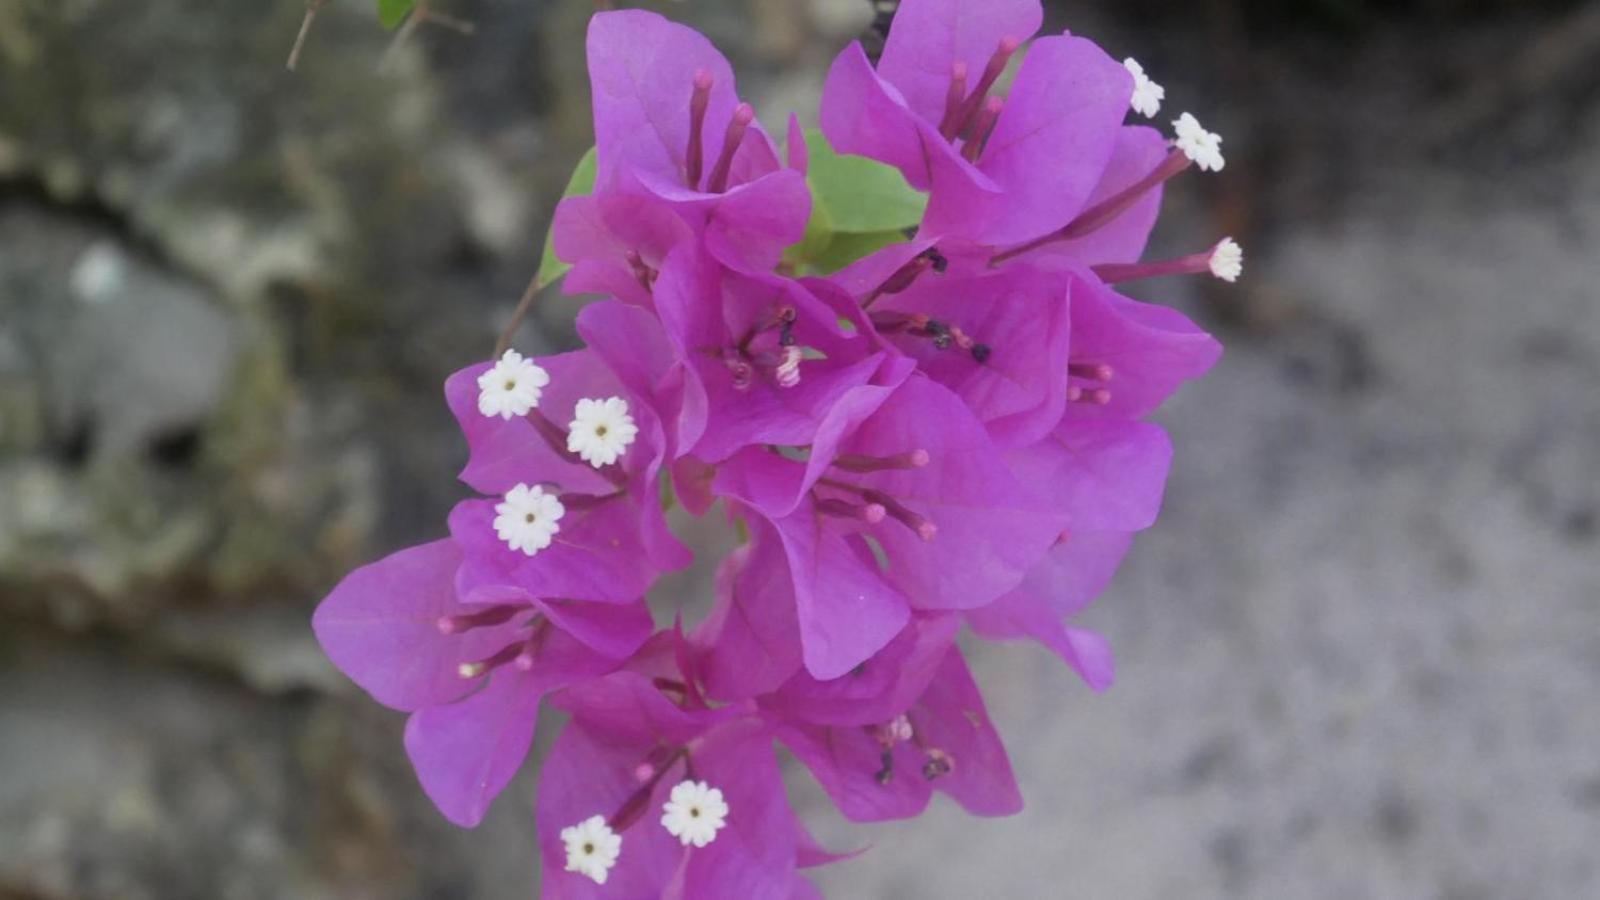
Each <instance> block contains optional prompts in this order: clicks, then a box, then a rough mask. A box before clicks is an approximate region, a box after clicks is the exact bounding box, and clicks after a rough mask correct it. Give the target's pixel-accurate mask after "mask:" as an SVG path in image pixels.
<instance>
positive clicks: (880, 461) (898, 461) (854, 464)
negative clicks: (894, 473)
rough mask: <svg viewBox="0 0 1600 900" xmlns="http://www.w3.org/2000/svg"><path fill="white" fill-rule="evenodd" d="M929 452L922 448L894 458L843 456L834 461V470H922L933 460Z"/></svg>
mask: <svg viewBox="0 0 1600 900" xmlns="http://www.w3.org/2000/svg"><path fill="white" fill-rule="evenodd" d="M932 458H933V457H932V456H931V455H929V453H928V451H926V450H923V449H922V448H920V447H919V448H917V449H916V450H912V451H909V452H907V453H897V454H895V455H894V456H863V455H861V454H852V455H848V456H841V457H839V458H838V459H836V460H834V461H833V465H834V468H838V469H843V470H845V471H846V472H882V471H884V470H886V469H920V468H922V467H923V466H926V465H927V464H928V463H929V461H931V460H932Z"/></svg>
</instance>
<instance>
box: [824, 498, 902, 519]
mask: <svg viewBox="0 0 1600 900" xmlns="http://www.w3.org/2000/svg"><path fill="white" fill-rule="evenodd" d="M817 512H820V513H822V514H823V515H825V516H834V517H835V518H840V519H857V520H859V521H862V522H866V523H867V524H868V525H876V524H878V523H879V522H882V521H883V520H884V517H885V516H887V515H888V514H889V513H888V510H886V509H884V508H883V506H882V504H878V503H851V502H850V501H848V500H835V499H832V498H827V497H824V498H822V499H820V500H818V501H817Z"/></svg>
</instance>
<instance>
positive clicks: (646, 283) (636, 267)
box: [625, 250, 657, 291]
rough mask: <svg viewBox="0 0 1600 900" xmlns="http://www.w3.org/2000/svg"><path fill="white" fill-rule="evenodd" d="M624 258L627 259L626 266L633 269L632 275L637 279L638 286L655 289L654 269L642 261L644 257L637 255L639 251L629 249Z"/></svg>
mask: <svg viewBox="0 0 1600 900" xmlns="http://www.w3.org/2000/svg"><path fill="white" fill-rule="evenodd" d="M625 258H626V259H627V261H628V268H630V269H632V270H633V277H634V278H635V279H637V280H638V282H639V286H640V287H642V288H644V289H645V290H647V291H653V290H655V287H656V274H657V273H656V270H655V269H652V268H650V266H649V264H647V263H646V262H645V261H644V257H642V256H640V255H639V251H637V250H629V251H628V253H627V255H626V257H625Z"/></svg>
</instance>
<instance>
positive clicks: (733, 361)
mask: <svg viewBox="0 0 1600 900" xmlns="http://www.w3.org/2000/svg"><path fill="white" fill-rule="evenodd" d="M722 362H723V364H724V365H726V366H727V367H728V372H729V374H731V375H732V376H733V389H734V390H736V391H748V390H749V389H750V385H751V384H752V383H754V382H755V377H756V370H755V367H753V366H751V365H750V363H749V362H748V361H746V360H745V359H744V358H742V357H740V356H739V354H738V351H735V350H729V351H727V352H726V353H724V354H723V355H722Z"/></svg>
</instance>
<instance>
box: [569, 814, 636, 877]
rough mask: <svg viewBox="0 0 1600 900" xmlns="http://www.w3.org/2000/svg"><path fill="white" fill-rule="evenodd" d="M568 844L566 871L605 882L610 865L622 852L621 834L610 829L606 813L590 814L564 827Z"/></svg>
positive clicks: (615, 862) (612, 864) (614, 863)
mask: <svg viewBox="0 0 1600 900" xmlns="http://www.w3.org/2000/svg"><path fill="white" fill-rule="evenodd" d="M561 843H562V844H564V845H565V846H566V848H567V871H568V872H577V873H578V874H579V875H583V876H584V877H586V878H589V879H590V880H592V881H593V882H594V883H595V884H605V883H606V876H607V874H609V873H610V871H611V867H612V866H614V865H616V864H617V857H619V856H621V855H622V835H620V834H617V833H616V832H615V831H612V830H611V826H610V825H607V824H606V818H605V816H590V817H589V818H587V819H584V820H583V821H582V822H579V823H578V824H576V825H569V826H567V827H566V828H563V829H561Z"/></svg>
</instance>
